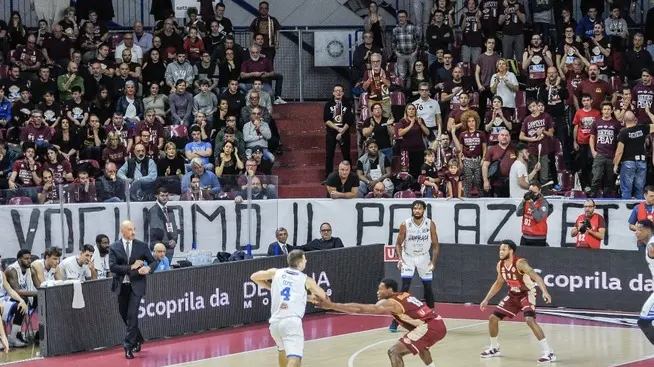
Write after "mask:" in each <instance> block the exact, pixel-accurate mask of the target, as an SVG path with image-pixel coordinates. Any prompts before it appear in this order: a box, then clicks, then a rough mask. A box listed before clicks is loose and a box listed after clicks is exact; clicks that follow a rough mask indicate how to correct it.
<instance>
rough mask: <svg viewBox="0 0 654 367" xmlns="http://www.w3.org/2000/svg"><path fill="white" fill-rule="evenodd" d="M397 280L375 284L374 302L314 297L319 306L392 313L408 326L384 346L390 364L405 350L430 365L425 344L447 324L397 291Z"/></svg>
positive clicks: (396, 364)
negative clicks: (341, 301)
mask: <svg viewBox="0 0 654 367" xmlns="http://www.w3.org/2000/svg"><path fill="white" fill-rule="evenodd" d="M397 291H398V287H397V282H396V281H395V280H393V279H388V278H387V279H384V280H382V281H381V283H379V287H378V288H377V299H379V302H377V303H376V304H374V305H364V304H360V303H332V302H331V300H329V299H326V300H315V299H313V297H312V298H311V302H314V303H316V304H317V305H318V307H320V308H324V309H327V310H334V311H340V312H347V313H354V314H373V315H374V314H388V313H390V314H392V315H393V318H394V319H395V320H396V322H398V323H399V324H400V325H402V326H403V327H404V328H406V329H407V330H409V332H408V333H406V334H404V336H403V337H402V338H400V340H398V341H397V343H395V345H393V346H392V347H391V348H390V349H389V350H388V357H389V358H390V359H391V366H393V367H403V366H404V360H403V357H404V356H405V355H407V354H413V355H416V354H417V355H418V356H420V359H422V361H423V362H424V363H425V365H426V366H427V367H434V366H435V365H434V361H433V360H432V358H431V352H429V348H430V347H431V346H432V345H434V344H436V343H437V342H438V341H440V340H441V339H443V338H444V337H445V334H446V333H447V328H446V327H445V322H443V319H442V318H441V317H440V316H439V315H437V314H436V313H434V311H433V310H432V309H431V308H429V307H427V305H425V304H424V303H422V302H421V301H420V300H418V299H417V298H415V297H413V296H412V295H411V294H410V293H408V292H400V293H398V292H397Z"/></svg>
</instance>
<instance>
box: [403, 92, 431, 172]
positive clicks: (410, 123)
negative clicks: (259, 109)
mask: <svg viewBox="0 0 654 367" xmlns="http://www.w3.org/2000/svg"><path fill="white" fill-rule="evenodd" d="M417 112H418V111H417V110H416V106H414V105H412V104H411V103H409V104H407V105H406V107H405V108H404V117H403V118H402V119H401V120H400V122H399V123H398V125H397V128H396V129H397V135H398V138H400V139H401V142H399V147H400V152H402V154H408V156H409V173H411V176H413V177H414V178H416V179H417V178H418V176H419V175H420V168H421V167H422V163H423V162H424V151H425V138H426V137H427V136H429V128H428V127H427V125H425V122H424V121H423V120H422V119H421V118H420V117H418V114H417Z"/></svg>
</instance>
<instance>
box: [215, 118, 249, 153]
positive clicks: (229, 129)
mask: <svg viewBox="0 0 654 367" xmlns="http://www.w3.org/2000/svg"><path fill="white" fill-rule="evenodd" d="M226 122H227V126H226V127H224V128H223V129H221V130H220V131H218V133H217V134H216V139H215V147H214V150H213V151H214V152H216V154H218V153H219V152H222V151H223V146H224V145H225V143H226V142H228V141H230V142H232V143H233V144H234V147H235V148H236V150H237V151H238V152H241V153H240V154H243V153H244V152H245V140H243V133H242V132H240V131H239V130H238V129H237V128H236V117H235V116H229V115H228V116H227V120H226Z"/></svg>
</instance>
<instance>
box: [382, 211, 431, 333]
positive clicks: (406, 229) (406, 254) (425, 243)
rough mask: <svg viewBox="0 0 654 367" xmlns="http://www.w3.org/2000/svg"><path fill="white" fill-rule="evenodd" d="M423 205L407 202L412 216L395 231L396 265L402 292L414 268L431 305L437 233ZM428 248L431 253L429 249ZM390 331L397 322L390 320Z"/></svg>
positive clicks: (408, 287) (405, 289) (409, 282)
mask: <svg viewBox="0 0 654 367" xmlns="http://www.w3.org/2000/svg"><path fill="white" fill-rule="evenodd" d="M426 209H427V205H426V204H425V202H424V201H422V200H416V201H414V202H413V204H411V212H412V216H411V217H410V218H408V219H407V220H405V221H404V222H402V224H400V233H399V234H398V235H397V243H396V245H395V253H396V254H397V256H398V257H399V259H400V260H399V261H398V262H397V267H398V268H399V269H400V274H401V276H402V292H408V291H409V289H410V288H411V280H412V279H413V276H414V274H415V272H416V269H417V270H418V275H419V276H420V279H422V284H423V286H424V290H425V302H426V303H427V307H429V308H432V309H433V308H434V291H433V290H432V288H431V281H432V279H433V278H434V276H433V271H434V264H435V263H436V258H437V257H438V250H439V246H438V235H437V234H436V224H435V223H434V222H433V221H432V220H431V219H429V218H426V217H425V210H426ZM430 248H431V249H432V253H431V256H430V255H429V249H430ZM389 330H390V331H391V332H396V331H397V322H396V321H395V320H393V322H392V323H391V326H390V327H389Z"/></svg>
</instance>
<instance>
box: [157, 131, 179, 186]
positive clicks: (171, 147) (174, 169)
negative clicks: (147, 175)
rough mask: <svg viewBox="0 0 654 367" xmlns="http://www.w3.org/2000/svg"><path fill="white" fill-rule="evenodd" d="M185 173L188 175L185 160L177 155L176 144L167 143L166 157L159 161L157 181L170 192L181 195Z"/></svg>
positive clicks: (165, 148)
mask: <svg viewBox="0 0 654 367" xmlns="http://www.w3.org/2000/svg"><path fill="white" fill-rule="evenodd" d="M184 173H186V168H185V164H184V159H183V158H182V157H181V155H180V154H178V153H177V149H176V148H175V143H172V142H168V143H166V145H165V147H164V156H163V157H162V158H159V159H158V160H157V180H158V181H159V183H160V185H161V186H165V187H166V188H167V189H168V192H170V193H172V194H175V195H180V194H181V193H182V191H181V184H182V177H184Z"/></svg>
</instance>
